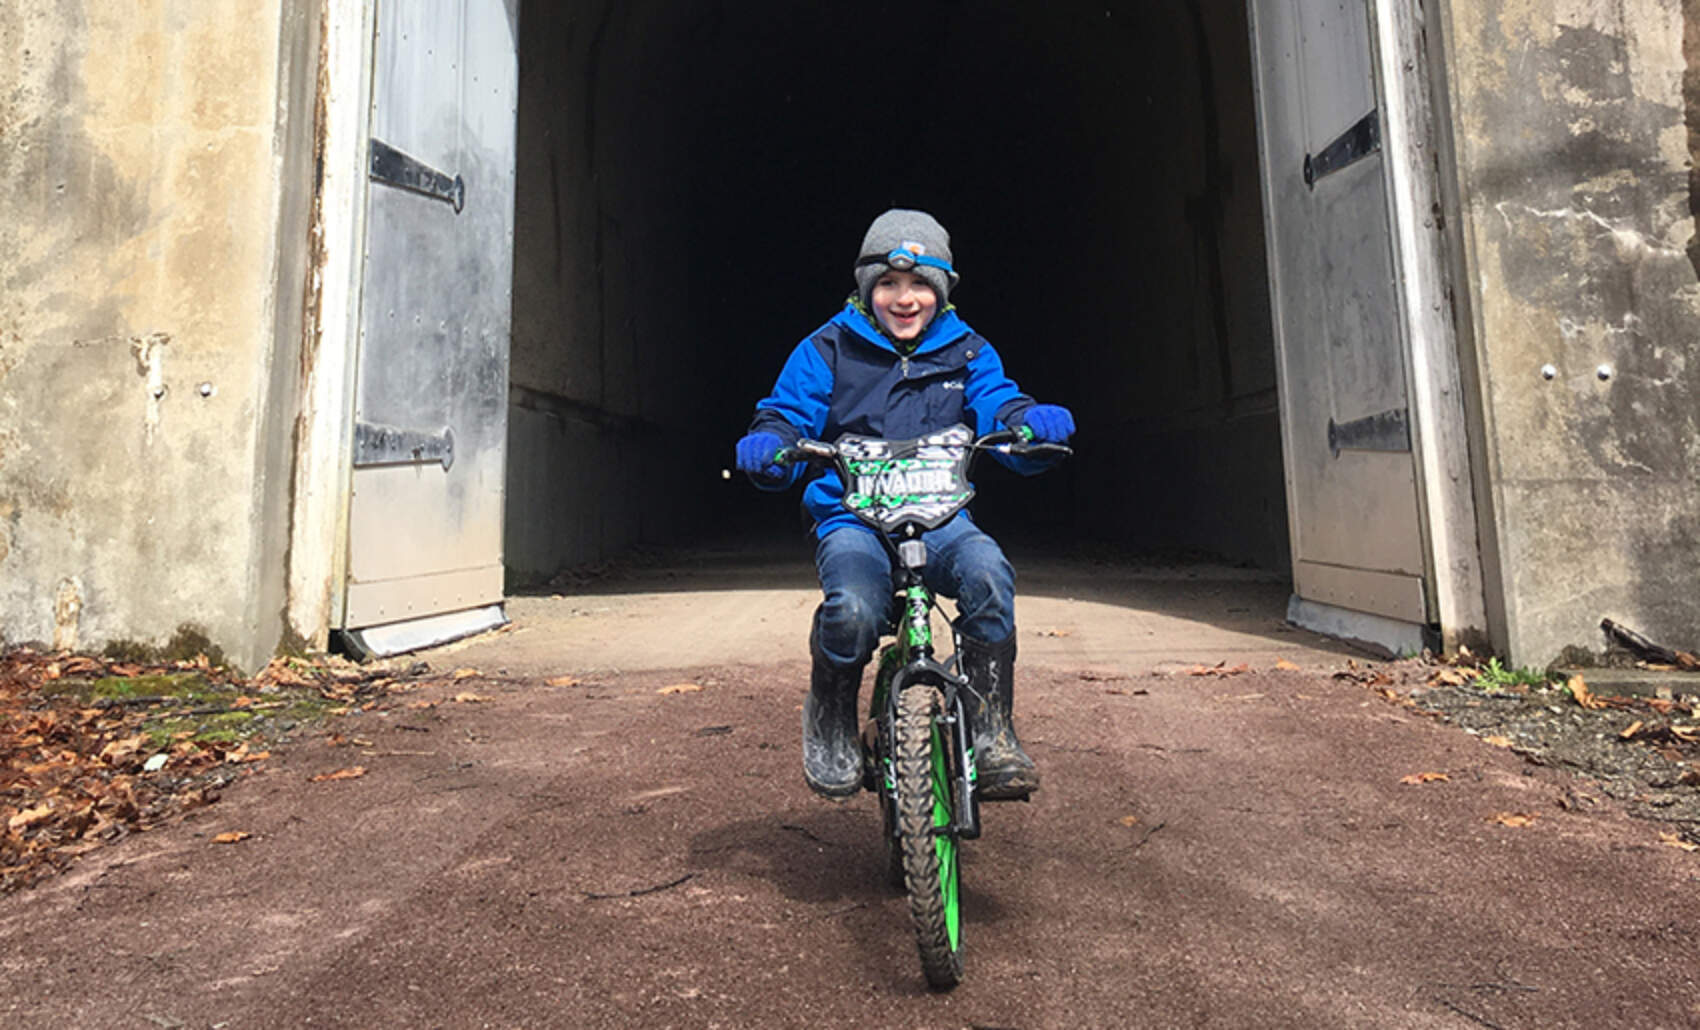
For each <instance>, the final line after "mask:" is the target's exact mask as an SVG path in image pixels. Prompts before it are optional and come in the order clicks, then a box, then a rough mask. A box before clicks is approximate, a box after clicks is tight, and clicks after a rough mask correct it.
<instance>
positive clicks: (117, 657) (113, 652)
mask: <svg viewBox="0 0 1700 1030" xmlns="http://www.w3.org/2000/svg"><path fill="white" fill-rule="evenodd" d="M100 656H101V657H102V658H106V659H109V660H111V661H114V662H130V663H132V664H134V665H151V664H153V663H154V662H157V661H159V648H157V647H155V646H153V645H152V644H144V643H142V642H141V641H139V640H112V641H109V642H107V645H106V646H105V647H103V648H101V649H100Z"/></svg>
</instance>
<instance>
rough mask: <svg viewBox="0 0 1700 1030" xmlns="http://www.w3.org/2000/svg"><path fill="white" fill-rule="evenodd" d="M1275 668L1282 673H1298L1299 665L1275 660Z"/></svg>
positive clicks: (1284, 660) (1281, 659) (1283, 660)
mask: <svg viewBox="0 0 1700 1030" xmlns="http://www.w3.org/2000/svg"><path fill="white" fill-rule="evenodd" d="M1275 668H1277V669H1280V670H1282V671H1284V672H1298V671H1299V665H1298V663H1297V662H1289V661H1287V660H1286V659H1285V658H1277V659H1275Z"/></svg>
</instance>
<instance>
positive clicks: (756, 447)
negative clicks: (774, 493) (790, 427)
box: [735, 433, 785, 479]
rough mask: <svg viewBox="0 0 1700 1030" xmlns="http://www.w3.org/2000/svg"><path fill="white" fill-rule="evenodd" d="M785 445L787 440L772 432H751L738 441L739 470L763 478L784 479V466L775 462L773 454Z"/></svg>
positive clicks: (736, 462) (737, 462)
mask: <svg viewBox="0 0 1700 1030" xmlns="http://www.w3.org/2000/svg"><path fill="white" fill-rule="evenodd" d="M784 446H785V441H783V440H781V439H779V437H777V436H775V435H774V434H772V433H751V434H750V435H748V436H746V437H744V438H743V439H742V440H739V441H738V456H737V460H736V461H735V464H736V465H737V466H738V471H739V472H744V473H748V474H749V475H752V476H757V477H759V478H761V479H784V478H785V469H784V467H783V466H780V465H776V464H774V462H773V456H774V455H775V454H777V453H779V449H780V448H781V447H784Z"/></svg>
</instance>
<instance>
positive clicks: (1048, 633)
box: [1039, 629, 1074, 637]
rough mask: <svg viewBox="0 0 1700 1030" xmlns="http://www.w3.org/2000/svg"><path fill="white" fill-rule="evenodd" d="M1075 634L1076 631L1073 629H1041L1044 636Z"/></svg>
mask: <svg viewBox="0 0 1700 1030" xmlns="http://www.w3.org/2000/svg"><path fill="white" fill-rule="evenodd" d="M1073 634H1074V631H1073V630H1071V629H1042V630H1040V631H1039V635H1040V636H1042V637H1067V636H1072V635H1073Z"/></svg>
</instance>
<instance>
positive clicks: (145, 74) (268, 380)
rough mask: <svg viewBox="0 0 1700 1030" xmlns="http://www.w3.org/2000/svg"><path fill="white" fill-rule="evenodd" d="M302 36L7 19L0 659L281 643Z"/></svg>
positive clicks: (239, 14)
mask: <svg viewBox="0 0 1700 1030" xmlns="http://www.w3.org/2000/svg"><path fill="white" fill-rule="evenodd" d="M306 11H307V5H305V4H302V3H296V2H294V0H239V2H232V3H225V4H218V5H212V6H208V5H204V4H197V3H191V2H188V0H143V2H140V3H136V4H123V5H113V4H102V3H94V2H78V0H71V2H61V3H47V2H36V0H29V2H24V3H9V4H6V5H5V6H4V7H3V8H0V48H3V50H4V52H5V53H6V54H8V55H9V58H8V60H7V61H5V62H4V63H3V67H0V137H3V138H4V139H5V140H6V146H5V147H4V148H3V149H0V180H3V181H5V182H6V183H7V184H8V188H7V190H6V191H5V193H4V195H3V196H0V227H3V228H0V233H4V236H3V237H0V254H3V255H5V257H4V262H5V263H4V265H3V266H0V640H6V641H20V640H31V639H36V640H42V641H45V642H48V643H51V644H55V645H57V646H63V647H83V648H90V647H94V648H98V647H100V646H101V645H102V644H104V643H106V642H108V641H111V640H114V639H120V638H127V639H134V640H138V641H142V642H162V641H164V640H165V639H166V638H167V637H169V636H170V635H171V634H172V633H173V632H174V630H175V629H176V628H177V627H178V626H179V625H180V624H183V623H191V624H198V625H199V626H201V627H203V628H204V630H205V631H206V632H207V633H208V634H209V635H210V636H211V637H212V639H213V640H214V642H215V643H220V644H221V645H222V646H224V647H225V648H227V649H228V650H229V652H230V654H231V656H232V657H233V658H236V659H238V660H240V661H242V662H243V663H244V664H252V663H253V662H254V661H256V660H258V658H259V657H260V656H261V655H262V654H263V653H264V652H267V651H269V650H270V648H271V647H272V646H273V645H275V643H276V642H277V639H278V634H279V631H280V629H281V619H280V611H281V607H282V602H283V592H282V583H283V578H282V577H283V568H284V555H283V550H282V540H283V539H284V537H283V534H282V529H283V526H284V522H285V518H286V506H287V496H286V494H285V491H286V489H287V484H288V481H289V476H288V475H287V470H288V461H289V460H290V447H289V439H288V432H289V428H288V426H287V424H286V423H287V417H286V416H285V417H284V418H282V419H280V418H279V417H278V415H279V413H280V412H281V411H286V410H288V402H289V397H290V391H291V390H292V389H293V384H294V381H295V378H296V375H297V373H296V370H295V368H294V366H295V363H296V360H297V359H296V358H295V357H294V355H293V354H292V353H284V354H279V353H277V351H276V350H275V349H274V343H275V342H276V341H279V340H288V339H290V337H291V330H292V328H293V327H297V326H298V325H299V314H300V312H299V308H300V305H301V291H300V282H301V266H300V258H299V255H300V254H301V253H302V252H303V251H304V249H305V248H304V244H305V230H304V225H302V224H301V223H300V222H299V219H300V218H301V212H302V211H303V205H304V195H305V191H306V190H308V189H310V185H311V164H310V156H311V155H310V151H309V150H308V148H307V147H306V144H307V143H308V142H309V141H310V137H309V136H304V135H303V134H304V133H307V134H310V131H311V125H312V120H311V114H310V111H311V107H310V101H311V92H310V91H311V87H312V72H313V65H312V64H311V63H310V62H309V57H316V52H315V50H314V39H315V36H314V31H313V30H314V28H315V25H316V19H314V18H309V17H306V16H305V13H306ZM304 106H305V110H306V111H307V112H308V114H307V116H306V117H305V118H302V117H300V112H301V111H302V110H303V108H304ZM286 183H287V184H288V186H287V187H286V186H285V185H284V184H286ZM292 233H294V234H295V235H292ZM280 422H282V423H284V424H280Z"/></svg>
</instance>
